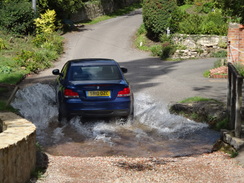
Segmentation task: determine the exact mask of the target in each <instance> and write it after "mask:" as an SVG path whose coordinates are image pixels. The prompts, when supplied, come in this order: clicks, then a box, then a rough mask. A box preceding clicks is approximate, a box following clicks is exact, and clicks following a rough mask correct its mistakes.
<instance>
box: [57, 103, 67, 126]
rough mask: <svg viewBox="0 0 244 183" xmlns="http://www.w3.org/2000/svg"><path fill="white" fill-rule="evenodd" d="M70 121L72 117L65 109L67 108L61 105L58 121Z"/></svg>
mask: <svg viewBox="0 0 244 183" xmlns="http://www.w3.org/2000/svg"><path fill="white" fill-rule="evenodd" d="M69 120H70V115H69V113H68V112H67V110H66V109H65V106H64V105H62V104H60V106H59V108H58V121H59V122H63V121H65V122H68V121H69Z"/></svg>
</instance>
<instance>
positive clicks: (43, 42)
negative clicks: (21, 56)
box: [33, 33, 63, 54]
mask: <svg viewBox="0 0 244 183" xmlns="http://www.w3.org/2000/svg"><path fill="white" fill-rule="evenodd" d="M33 43H34V45H35V46H36V47H37V48H46V49H48V50H52V51H56V52H57V53H58V54H60V53H62V52H63V38H62V37H61V36H59V35H58V34H57V33H53V34H46V33H43V34H37V35H36V37H35V38H34V40H33Z"/></svg>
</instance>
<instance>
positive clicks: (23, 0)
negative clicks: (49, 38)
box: [0, 0, 34, 35]
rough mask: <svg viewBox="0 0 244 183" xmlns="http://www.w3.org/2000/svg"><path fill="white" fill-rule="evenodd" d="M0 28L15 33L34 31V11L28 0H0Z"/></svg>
mask: <svg viewBox="0 0 244 183" xmlns="http://www.w3.org/2000/svg"><path fill="white" fill-rule="evenodd" d="M0 5H1V6H0V28H1V29H3V30H6V31H9V32H12V33H17V34H25V35H27V34H30V33H32V32H33V31H34V24H33V20H34V12H33V10H32V7H31V3H30V2H29V1H28V0H13V1H7V0H6V1H1V3H0Z"/></svg>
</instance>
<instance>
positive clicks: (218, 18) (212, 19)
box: [201, 11, 228, 35]
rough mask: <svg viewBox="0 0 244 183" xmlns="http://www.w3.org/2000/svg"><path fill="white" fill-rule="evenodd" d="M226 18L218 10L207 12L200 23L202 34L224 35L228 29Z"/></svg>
mask: <svg viewBox="0 0 244 183" xmlns="http://www.w3.org/2000/svg"><path fill="white" fill-rule="evenodd" d="M226 22H227V20H226V19H225V18H224V17H223V16H222V14H221V12H220V11H215V12H211V13H209V14H208V15H207V16H205V17H204V19H203V22H202V23H201V33H202V34H215V35H226V34H227V30H228V25H227V23H226Z"/></svg>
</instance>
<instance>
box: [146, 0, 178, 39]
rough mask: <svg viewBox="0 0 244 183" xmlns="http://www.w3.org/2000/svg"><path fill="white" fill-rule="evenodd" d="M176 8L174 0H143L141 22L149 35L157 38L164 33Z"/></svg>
mask: <svg viewBox="0 0 244 183" xmlns="http://www.w3.org/2000/svg"><path fill="white" fill-rule="evenodd" d="M176 8H177V4H176V0H144V2H143V12H142V15H143V22H144V24H145V28H146V30H147V32H148V35H149V36H150V37H152V38H155V39H158V37H159V35H160V34H164V33H166V30H167V28H168V27H171V25H170V22H171V14H172V12H174V11H175V10H176Z"/></svg>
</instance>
